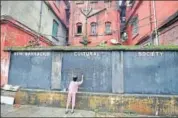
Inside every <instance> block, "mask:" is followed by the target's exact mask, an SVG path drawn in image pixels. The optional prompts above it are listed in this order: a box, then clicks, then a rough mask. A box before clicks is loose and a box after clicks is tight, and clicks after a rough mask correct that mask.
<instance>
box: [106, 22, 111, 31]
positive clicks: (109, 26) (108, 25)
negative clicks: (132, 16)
mask: <svg viewBox="0 0 178 118" xmlns="http://www.w3.org/2000/svg"><path fill="white" fill-rule="evenodd" d="M105 33H106V34H111V22H106V23H105Z"/></svg>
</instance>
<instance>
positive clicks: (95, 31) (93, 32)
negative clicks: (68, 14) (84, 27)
mask: <svg viewBox="0 0 178 118" xmlns="http://www.w3.org/2000/svg"><path fill="white" fill-rule="evenodd" d="M91 35H97V24H96V23H95V22H93V23H91Z"/></svg>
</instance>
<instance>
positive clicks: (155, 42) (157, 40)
mask: <svg viewBox="0 0 178 118" xmlns="http://www.w3.org/2000/svg"><path fill="white" fill-rule="evenodd" d="M152 3H153V15H154V26H155V33H156V38H155V40H154V44H155V45H159V39H158V38H159V37H158V30H157V18H156V7H155V0H152Z"/></svg>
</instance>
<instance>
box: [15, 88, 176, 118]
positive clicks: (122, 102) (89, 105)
mask: <svg viewBox="0 0 178 118" xmlns="http://www.w3.org/2000/svg"><path fill="white" fill-rule="evenodd" d="M66 100H67V93H66V92H58V91H42V90H29V89H28V90H20V91H18V92H17V94H16V97H15V103H16V104H30V105H40V106H51V107H62V108H65V107H66ZM76 108H77V109H84V110H93V111H96V112H97V111H100V112H105V111H106V112H108V111H110V112H116V113H118V112H119V113H123V112H124V113H130V114H133V117H134V114H142V115H158V116H178V96H168V95H143V94H142V95H137V94H134V95H125V94H124V95H121V94H99V93H98V94H96V93H78V94H77V97H76Z"/></svg>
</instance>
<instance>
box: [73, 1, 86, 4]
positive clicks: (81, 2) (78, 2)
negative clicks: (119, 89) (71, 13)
mask: <svg viewBox="0 0 178 118" xmlns="http://www.w3.org/2000/svg"><path fill="white" fill-rule="evenodd" d="M75 3H76V4H83V3H84V1H75Z"/></svg>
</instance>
